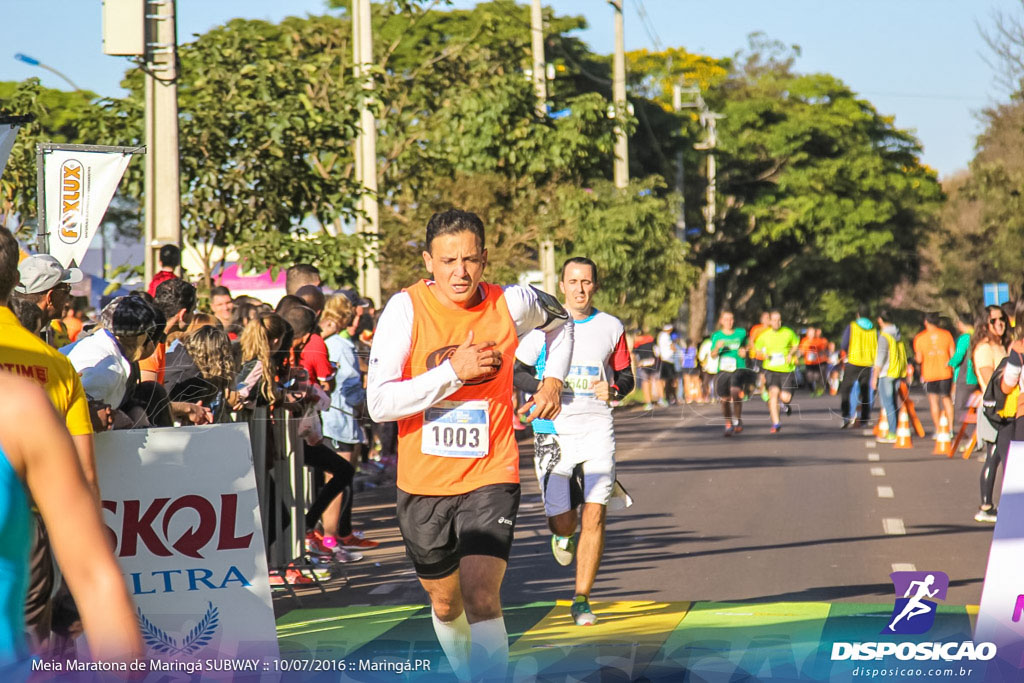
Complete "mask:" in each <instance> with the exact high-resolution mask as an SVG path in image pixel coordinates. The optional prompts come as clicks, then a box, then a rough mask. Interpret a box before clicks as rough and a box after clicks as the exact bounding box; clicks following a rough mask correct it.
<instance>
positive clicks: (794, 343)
mask: <svg viewBox="0 0 1024 683" xmlns="http://www.w3.org/2000/svg"><path fill="white" fill-rule="evenodd" d="M768 320H769V326H770V327H769V329H768V330H766V331H764V332H762V333H761V334H760V335H758V337H757V342H756V348H757V350H758V353H759V354H760V355H761V357H762V358H763V359H764V361H763V363H764V374H765V385H766V387H767V389H768V412H769V413H770V414H771V418H772V427H771V433H772V434H778V432H779V430H780V429H782V424H781V422H780V417H779V400H780V399H781V401H782V404H783V406H784V407H785V409H786V415H789V413H790V407H789V402H790V401H792V400H793V393H792V390H793V389H795V388H796V381H795V379H794V377H793V371H794V370H796V357H797V353H798V351H799V348H800V338H799V337H798V336H797V334H796V332H794V331H793V330H791V329H790V328H788V327H783V326H782V314H781V313H779V311H777V310H773V311H771V313H769V318H768Z"/></svg>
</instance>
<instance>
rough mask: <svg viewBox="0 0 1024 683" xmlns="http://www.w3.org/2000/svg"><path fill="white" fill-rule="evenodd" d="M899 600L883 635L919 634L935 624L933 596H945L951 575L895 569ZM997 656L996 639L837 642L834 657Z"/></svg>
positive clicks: (945, 658)
mask: <svg viewBox="0 0 1024 683" xmlns="http://www.w3.org/2000/svg"><path fill="white" fill-rule="evenodd" d="M889 576H890V577H891V578H892V584H893V587H894V588H895V590H896V604H895V605H893V608H892V616H891V617H890V618H889V623H888V625H887V626H886V627H885V628H884V629H882V632H881V633H882V635H894V634H896V635H919V634H922V633H926V632H927V631H928V630H929V629H931V627H932V626H934V625H935V612H936V609H937V605H936V603H935V602H933V601H932V600H930V599H929V598H934V599H935V600H945V599H946V591H948V590H949V576H947V575H946V574H945V572H935V571H932V572H893V573H892V574H890V575H889ZM995 656H996V646H995V645H994V644H993V643H972V642H969V641H967V642H948V643H940V642H927V643H910V642H905V643H895V642H868V643H833V644H832V660H833V661H836V660H844V659H845V660H871V659H875V660H878V659H882V658H883V657H896V658H897V659H899V660H902V661H906V660H918V661H929V660H931V661H938V660H942V661H946V662H950V661H959V660H968V661H977V660H981V661H987V660H990V659H992V658H993V657H995Z"/></svg>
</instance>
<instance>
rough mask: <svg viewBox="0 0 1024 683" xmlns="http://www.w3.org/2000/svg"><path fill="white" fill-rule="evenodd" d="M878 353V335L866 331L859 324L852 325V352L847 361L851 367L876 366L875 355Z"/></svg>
mask: <svg viewBox="0 0 1024 683" xmlns="http://www.w3.org/2000/svg"><path fill="white" fill-rule="evenodd" d="M877 352H878V335H877V334H875V331H874V330H873V329H872V330H865V329H864V328H863V327H861V326H860V325H858V324H857V323H855V322H854V323H851V324H850V352H849V354H848V355H847V361H849V363H850V364H851V365H859V366H861V367H865V368H868V367H871V366H872V365H874V364H875V354H876V353H877Z"/></svg>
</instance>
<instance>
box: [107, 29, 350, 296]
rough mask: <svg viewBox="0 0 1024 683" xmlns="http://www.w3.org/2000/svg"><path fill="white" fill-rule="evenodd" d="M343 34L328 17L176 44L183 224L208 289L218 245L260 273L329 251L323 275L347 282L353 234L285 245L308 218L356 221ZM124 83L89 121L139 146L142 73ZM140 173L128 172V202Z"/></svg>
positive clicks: (303, 230)
mask: <svg viewBox="0 0 1024 683" xmlns="http://www.w3.org/2000/svg"><path fill="white" fill-rule="evenodd" d="M350 33H351V31H350V29H349V25H348V23H347V22H346V21H344V20H342V19H338V18H334V17H311V18H308V19H297V18H289V19H286V20H284V21H283V22H282V23H281V24H270V23H267V22H263V21H247V20H242V19H235V20H232V21H230V22H228V23H227V24H226V25H224V26H221V27H218V28H215V29H213V30H211V31H209V32H207V33H206V34H203V35H202V36H199V37H198V38H197V39H196V40H195V41H193V42H191V43H187V44H185V45H182V46H181V48H180V50H179V56H180V59H181V75H180V78H179V85H178V88H179V89H178V96H179V110H180V112H181V116H180V121H179V144H180V149H181V153H180V159H179V160H180V168H181V219H182V227H183V229H184V231H185V236H186V241H187V242H188V244H189V245H191V246H193V247H195V248H196V249H197V251H198V252H199V254H200V257H201V260H202V264H203V276H204V278H205V279H206V282H207V285H209V283H210V278H211V276H212V274H213V271H214V268H215V267H216V265H217V264H216V263H215V262H214V261H213V257H214V254H215V253H216V250H217V248H223V247H229V246H233V247H235V248H236V249H237V251H238V252H239V253H240V254H241V255H242V257H243V260H244V261H246V262H247V263H249V264H251V265H253V266H255V267H256V268H266V267H271V266H278V265H281V264H282V263H284V264H287V263H290V262H294V261H295V260H297V259H298V258H306V257H308V255H309V251H310V249H311V248H314V247H315V249H317V250H329V251H330V252H331V254H332V256H337V255H341V257H339V258H331V259H324V275H325V280H327V281H328V282H331V283H333V284H339V285H340V284H342V283H344V282H350V281H352V280H353V279H354V277H355V263H356V254H357V252H358V251H359V250H360V248H361V243H360V241H359V240H358V238H356V237H353V236H348V235H344V234H342V235H337V236H332V235H330V234H319V233H318V234H317V235H316V236H315V237H313V238H312V241H308V240H303V239H292V238H293V237H297V238H303V237H305V236H306V235H307V234H308V233H309V232H310V229H309V228H308V227H307V224H308V223H307V221H308V220H309V219H312V220H315V221H317V222H318V223H319V224H320V226H325V225H333V224H334V223H335V222H336V221H339V220H341V219H343V218H345V217H348V216H352V215H354V212H355V203H356V200H357V198H358V196H359V194H360V192H361V188H360V187H358V186H357V185H356V183H355V181H354V179H353V177H352V154H351V144H352V141H353V140H354V137H355V133H356V126H357V121H358V106H359V103H360V102H361V100H362V98H363V97H364V94H363V91H362V89H361V88H359V87H357V84H355V83H354V82H353V81H352V79H351V77H350V76H349V69H350V65H351V57H350V56H348V57H346V55H348V54H349V53H350V48H349V43H348V36H349V35H350ZM125 83H126V86H127V87H128V88H129V89H130V91H131V95H130V96H129V97H128V98H126V99H124V100H113V101H110V102H108V103H107V108H106V115H105V116H103V117H101V118H99V119H97V123H96V125H97V128H98V129H99V130H100V131H101V132H104V133H106V134H108V135H109V134H111V133H112V131H114V130H116V129H118V128H120V129H122V130H128V131H130V132H131V135H132V136H133V137H134V139H135V141H136V142H140V141H141V139H142V137H143V131H142V126H141V120H142V119H141V101H142V90H143V84H142V77H141V73H140V72H139V71H138V70H133V71H131V72H129V74H128V76H127V78H126V81H125ZM141 171H142V169H141V168H135V169H130V175H129V178H128V183H127V187H128V188H129V191H130V192H131V193H132V194H133V196H135V197H140V196H141V193H142V173H141ZM328 266H329V267H328Z"/></svg>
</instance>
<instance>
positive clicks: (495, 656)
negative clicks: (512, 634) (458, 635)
mask: <svg viewBox="0 0 1024 683" xmlns="http://www.w3.org/2000/svg"><path fill="white" fill-rule="evenodd" d="M469 630H470V633H471V634H472V649H471V650H470V670H471V671H472V672H473V680H474V681H479V680H487V681H490V680H494V681H504V680H505V674H506V673H507V671H508V633H507V632H506V631H505V618H504V617H498V618H497V619H488V620H487V621H478V622H477V623H475V624H470V625H469Z"/></svg>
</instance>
